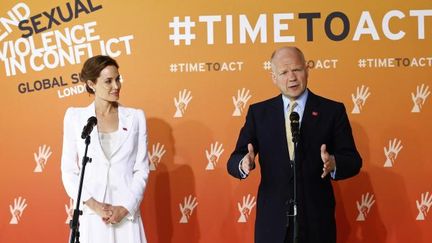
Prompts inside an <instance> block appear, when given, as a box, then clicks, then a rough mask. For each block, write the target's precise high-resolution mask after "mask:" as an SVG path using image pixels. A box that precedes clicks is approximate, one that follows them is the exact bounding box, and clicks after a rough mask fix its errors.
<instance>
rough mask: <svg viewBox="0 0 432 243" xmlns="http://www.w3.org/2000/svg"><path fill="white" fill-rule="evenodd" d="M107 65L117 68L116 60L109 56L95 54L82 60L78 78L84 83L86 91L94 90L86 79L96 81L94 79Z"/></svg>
mask: <svg viewBox="0 0 432 243" xmlns="http://www.w3.org/2000/svg"><path fill="white" fill-rule="evenodd" d="M107 66H115V67H116V68H119V65H118V64H117V62H116V60H114V59H112V58H111V57H109V56H103V55H97V56H94V57H91V58H89V59H87V61H85V62H84V65H83V68H82V70H81V73H80V80H81V82H84V83H85V85H86V90H87V92H89V93H90V94H94V91H93V90H92V89H91V88H90V87H89V85H88V84H87V81H88V80H91V81H93V82H95V83H96V79H97V78H98V77H99V75H100V72H101V71H102V70H103V69H104V68H106V67H107Z"/></svg>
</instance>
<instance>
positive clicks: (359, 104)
mask: <svg viewBox="0 0 432 243" xmlns="http://www.w3.org/2000/svg"><path fill="white" fill-rule="evenodd" d="M369 95H370V92H369V87H365V86H364V85H362V86H361V88H360V87H357V94H356V96H354V94H351V96H352V101H353V103H354V109H353V110H352V111H351V113H352V114H359V113H360V111H361V110H362V108H363V106H364V104H365V102H366V99H367V98H368V97H369Z"/></svg>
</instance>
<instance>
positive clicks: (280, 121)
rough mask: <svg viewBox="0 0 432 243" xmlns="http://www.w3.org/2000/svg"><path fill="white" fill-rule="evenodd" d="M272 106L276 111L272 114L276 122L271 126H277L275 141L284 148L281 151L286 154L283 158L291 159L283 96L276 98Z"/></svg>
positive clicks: (275, 128) (271, 122) (272, 122)
mask: <svg viewBox="0 0 432 243" xmlns="http://www.w3.org/2000/svg"><path fill="white" fill-rule="evenodd" d="M271 104H272V106H271V107H272V109H273V110H274V111H273V112H272V113H271V114H275V115H274V117H273V118H272V119H274V121H270V122H269V124H277V125H276V127H273V129H274V131H275V135H276V137H275V139H276V141H277V144H280V145H281V146H282V147H283V149H282V150H281V151H282V152H283V153H284V154H283V155H282V156H285V155H286V156H287V158H289V155H288V143H287V136H286V127H285V107H284V105H283V100H282V95H278V96H277V97H275V99H274V101H273V102H272V103H271ZM273 126H274V125H273Z"/></svg>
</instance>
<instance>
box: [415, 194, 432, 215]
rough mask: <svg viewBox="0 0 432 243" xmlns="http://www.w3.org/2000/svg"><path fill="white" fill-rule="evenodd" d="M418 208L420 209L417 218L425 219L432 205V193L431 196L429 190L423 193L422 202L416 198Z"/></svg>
mask: <svg viewBox="0 0 432 243" xmlns="http://www.w3.org/2000/svg"><path fill="white" fill-rule="evenodd" d="M416 203H417V209H418V211H419V213H418V215H417V218H416V220H425V216H426V214H427V213H428V212H429V209H430V207H431V205H432V195H430V196H429V192H426V193H422V194H421V203H420V202H419V201H418V200H416Z"/></svg>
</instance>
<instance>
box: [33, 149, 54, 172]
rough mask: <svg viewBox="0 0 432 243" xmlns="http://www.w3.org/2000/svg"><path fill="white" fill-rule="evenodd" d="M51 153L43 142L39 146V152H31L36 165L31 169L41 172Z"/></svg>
mask: <svg viewBox="0 0 432 243" xmlns="http://www.w3.org/2000/svg"><path fill="white" fill-rule="evenodd" d="M51 154H52V152H51V147H50V146H48V147H47V146H46V145H45V144H44V145H43V146H39V152H38V153H37V154H36V153H33V156H34V159H35V162H36V167H35V169H34V170H33V172H36V173H39V172H42V170H43V169H44V168H45V165H46V163H47V162H48V158H49V157H50V156H51Z"/></svg>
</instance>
